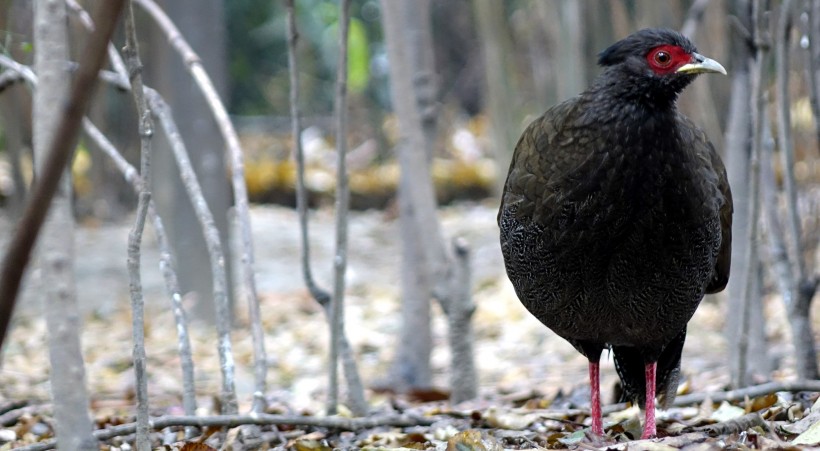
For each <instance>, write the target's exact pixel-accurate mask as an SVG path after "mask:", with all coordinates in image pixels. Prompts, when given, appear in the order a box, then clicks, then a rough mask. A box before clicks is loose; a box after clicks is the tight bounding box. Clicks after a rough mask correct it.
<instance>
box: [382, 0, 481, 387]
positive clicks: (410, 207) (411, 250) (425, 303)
mask: <svg viewBox="0 0 820 451" xmlns="http://www.w3.org/2000/svg"><path fill="white" fill-rule="evenodd" d="M381 5H382V18H383V20H384V30H385V40H386V42H387V52H388V56H389V58H390V88H391V94H392V98H393V102H394V108H395V111H396V113H397V115H398V118H399V124H400V130H401V136H400V139H401V141H400V143H399V146H398V160H399V165H400V167H401V177H400V181H399V208H400V212H399V214H400V217H399V222H400V228H401V239H402V266H401V272H402V273H401V290H402V330H401V333H400V337H399V343H398V349H397V352H396V357H395V361H394V363H393V367H392V369H391V379H392V382H394V384H396V385H397V386H398V388H399V389H400V390H401V389H407V388H414V387H415V388H424V387H429V386H430V385H431V382H432V381H431V370H430V352H431V347H432V339H431V332H430V300H431V299H432V298H436V299H437V300H438V301H439V303H440V304H441V305H442V308H443V310H444V311H445V313H447V314H448V316H450V324H451V330H452V329H455V330H464V331H469V328H468V327H464V325H463V324H461V323H460V321H469V320H470V318H471V317H472V309H471V307H470V306H469V296H468V295H466V296H465V295H464V294H463V292H464V291H465V290H466V291H467V292H468V293H469V290H470V287H469V283H468V282H465V283H464V284H463V285H459V284H458V282H457V281H458V280H468V279H469V275H468V274H467V273H459V271H457V270H455V269H454V268H453V264H452V261H453V258H452V257H451V256H450V255H449V253H448V249H447V248H446V247H445V244H444V240H443V238H442V233H441V228H440V226H439V222H438V218H437V216H436V206H437V205H436V197H435V192H434V191H433V180H432V175H431V172H430V163H431V157H432V154H433V143H434V141H435V133H436V119H437V114H438V111H437V108H438V106H437V104H436V94H437V92H436V91H437V88H436V84H435V80H434V74H435V69H434V67H433V52H432V49H433V45H432V42H433V41H432V27H431V18H430V0H420V1H414V0H401V1H399V0H382V3H381ZM465 252H466V251H465ZM463 258H464V261H466V258H467V257H466V255H465V256H464V257H463ZM465 268H466V266H465ZM465 271H466V269H465ZM461 274H463V275H464V276H463V277H461V278H459V276H460V275H461ZM465 285H466V286H465ZM459 301H464V302H463V303H459ZM465 305H467V306H468V307H467V308H462V307H463V306H465ZM468 337H469V335H464V334H458V336H455V334H451V339H452V341H451V343H450V345H451V349H453V350H454V352H460V351H464V352H467V354H469V355H461V356H459V357H460V358H462V359H470V364H469V365H462V364H461V363H458V362H457V363H458V364H459V369H458V370H456V369H453V371H454V373H458V374H462V377H461V378H462V380H460V381H456V382H455V384H469V388H466V390H467V391H464V390H465V387H460V390H461V391H460V392H459V396H462V394H464V393H469V396H473V395H474V393H475V376H474V374H469V375H467V374H465V373H459V371H463V370H467V371H473V369H474V365H472V358H473V357H472V353H471V349H470V348H469V345H468V344H465V343H463V342H461V341H459V340H466V339H467V338H468ZM464 396H468V395H464Z"/></svg>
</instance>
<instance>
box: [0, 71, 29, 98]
mask: <svg viewBox="0 0 820 451" xmlns="http://www.w3.org/2000/svg"><path fill="white" fill-rule="evenodd" d="M23 80H25V77H23V76H22V75H21V74H19V73H18V72H14V71H10V70H8V71H5V72H3V73H2V74H0V93H2V92H4V91H5V90H6V89H8V88H10V87H12V86H14V85H15V84H17V83H19V82H21V81H23Z"/></svg>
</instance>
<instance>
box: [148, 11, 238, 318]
mask: <svg viewBox="0 0 820 451" xmlns="http://www.w3.org/2000/svg"><path fill="white" fill-rule="evenodd" d="M159 3H160V4H161V5H162V6H163V7H164V9H165V11H166V12H167V14H168V15H169V16H170V17H171V19H172V20H173V21H174V22H175V23H176V25H177V27H178V28H179V30H180V32H181V33H182V34H183V35H184V36H185V39H186V40H187V41H188V43H189V44H190V45H191V47H193V49H194V51H196V52H197V54H198V55H199V56H200V57H201V58H202V63H203V65H204V66H205V69H206V70H207V71H208V74H209V75H210V76H211V79H212V80H213V82H214V84H215V85H216V87H217V90H219V93H220V96H221V97H222V98H223V99H225V93H226V92H227V90H226V89H225V88H226V81H227V80H226V77H227V74H226V70H227V69H226V55H225V50H226V49H225V21H224V4H223V3H224V2H223V1H222V0H198V1H195V2H190V1H174V0H166V1H162V2H159ZM150 27H151V28H154V27H155V25H154V24H151V25H150ZM143 36H149V37H150V39H151V42H149V44H148V45H147V46H145V47H144V48H145V50H146V52H145V58H144V63H145V67H146V83H147V84H148V85H150V86H154V87H156V88H157V90H158V91H159V92H160V93H162V95H163V97H164V98H165V99H166V101H167V102H168V104H169V105H171V108H172V109H173V113H174V118H175V119H176V123H177V126H178V127H179V131H180V134H181V135H182V138H183V140H184V141H185V144H186V147H187V148H188V149H189V150H190V152H191V163H192V164H193V165H194V170H195V171H196V174H197V178H198V179H199V182H200V185H201V186H202V192H203V194H204V195H205V199H206V201H207V203H208V207H209V208H210V209H211V212H212V213H213V216H214V220H215V221H216V226H217V228H218V229H219V233H220V240H221V242H222V243H225V244H227V243H230V242H231V241H230V240H229V238H228V224H229V221H228V214H227V212H228V208H229V206H230V204H231V195H230V187H229V185H228V176H227V172H226V166H225V151H224V144H223V142H222V138H221V137H220V135H219V130H218V128H217V127H216V123H215V122H214V119H213V118H212V117H211V115H210V114H204V112H206V111H209V110H208V107H207V104H206V103H205V100H204V98H203V96H202V93H201V92H199V90H198V89H197V87H196V85H195V83H193V81H192V80H191V77H190V75H189V74H188V71H187V70H186V69H185V67H184V66H183V64H182V61H181V59H180V57H179V55H178V54H177V53H176V52H175V51H174V49H172V48H171V46H170V45H168V43H167V40H166V38H165V35H164V34H163V33H160V32H158V30H157V29H156V28H154V29H153V30H151V29H150V28H149V29H148V30H147V31H146V32H145V33H144V34H143ZM154 149H155V150H154V153H155V157H154V170H155V171H156V172H155V175H154V189H153V194H154V200H155V202H156V205H157V209H158V211H159V213H160V216H162V217H163V218H165V219H166V222H165V223H166V224H167V228H168V234H169V238H170V241H171V245H172V246H173V248H174V255H175V256H176V258H177V262H178V268H179V282H180V288H181V289H182V292H183V293H189V292H194V293H195V294H196V299H197V302H196V305H195V307H194V308H193V311H192V314H193V316H194V317H195V318H199V319H205V320H208V321H213V319H214V315H215V310H214V300H213V296H212V294H211V293H212V292H213V291H212V280H211V271H210V269H209V263H208V262H209V260H208V252H207V248H206V246H205V240H204V238H203V236H202V230H201V227H200V226H199V223H198V222H197V219H196V215H195V214H194V210H193V207H192V206H191V202H190V200H189V199H188V196H187V195H186V194H185V189H184V187H183V185H182V181H181V179H180V175H179V170H178V169H177V166H176V163H175V162H174V159H173V157H172V156H171V152H170V150H169V147H168V144H167V142H166V141H165V139H164V138H162V137H161V136H160V137H158V139H157V140H156V141H155V145H154ZM224 251H225V264H226V266H227V267H228V281H229V283H228V287H233V284H232V283H230V280H231V277H230V275H231V271H230V263H231V261H232V259H231V258H230V253H229V251H230V247H229V246H227V245H226V246H224ZM228 293H229V296H231V299H233V297H232V294H233V290H232V289H229V290H228Z"/></svg>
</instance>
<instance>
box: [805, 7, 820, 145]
mask: <svg viewBox="0 0 820 451" xmlns="http://www.w3.org/2000/svg"><path fill="white" fill-rule="evenodd" d="M803 5H804V7H803V12H804V15H805V21H804V24H803V26H804V30H803V39H805V40H806V41H807V43H808V45H806V46H804V48H805V50H806V83H807V84H808V87H809V101H810V103H811V111H812V115H813V116H814V132H815V139H816V145H818V146H820V99H818V97H820V92H818V91H820V88H818V83H819V82H818V78H820V2H817V1H815V0H804V3H803ZM801 44H802V42H801Z"/></svg>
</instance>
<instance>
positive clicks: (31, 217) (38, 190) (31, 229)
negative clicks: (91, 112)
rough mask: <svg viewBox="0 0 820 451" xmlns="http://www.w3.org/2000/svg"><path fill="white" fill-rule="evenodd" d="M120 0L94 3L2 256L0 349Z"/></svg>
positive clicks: (117, 15)
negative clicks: (93, 16) (87, 33)
mask: <svg viewBox="0 0 820 451" xmlns="http://www.w3.org/2000/svg"><path fill="white" fill-rule="evenodd" d="M123 3H124V0H110V1H105V2H102V3H101V4H100V6H99V7H98V14H97V17H99V18H100V19H101V23H103V25H102V26H101V27H99V28H98V29H97V30H96V31H95V32H94V33H92V36H91V37H90V38H89V41H88V44H87V46H86V49H85V51H84V52H83V53H82V57H81V62H80V69H79V70H78V71H77V74H76V76H75V78H74V81H73V83H72V87H71V93H70V96H69V98H68V100H67V102H66V103H65V105H64V106H63V114H62V115H61V119H60V123H59V126H58V128H57V131H56V132H55V133H54V135H53V136H54V138H53V141H52V142H51V143H50V144H49V146H48V147H49V152H48V158H47V159H46V161H45V162H44V164H43V166H42V170H41V173H40V176H39V177H38V178H37V180H36V182H35V185H34V189H33V190H32V193H31V198H30V200H29V202H28V204H27V205H26V209H25V211H24V212H23V216H22V218H21V219H20V221H19V222H18V225H17V228H16V230H15V231H14V234H13V236H12V238H11V240H10V241H9V246H8V249H7V250H6V253H5V256H4V257H3V261H2V274H0V348H2V344H3V341H4V339H5V336H6V330H7V329H8V324H9V320H10V319H11V315H12V313H13V311H14V304H15V302H16V300H17V294H18V292H19V289H20V281H21V280H22V277H23V273H24V272H25V269H26V267H27V266H28V262H29V259H30V257H31V251H32V249H33V248H34V243H35V241H36V239H37V235H38V234H39V233H40V228H41V227H42V225H43V221H44V219H45V217H46V213H47V212H48V209H49V206H50V205H51V199H52V198H53V197H54V193H55V192H56V191H57V187H58V186H59V183H60V179H61V176H62V173H63V171H64V170H65V167H66V164H67V163H68V161H69V159H70V157H71V155H72V154H73V150H74V145H75V143H76V140H77V134H78V132H79V125H80V121H81V120H82V117H83V114H84V112H85V110H86V107H87V106H88V102H89V101H90V99H91V97H92V95H91V94H92V91H93V88H94V86H95V84H96V81H97V72H99V70H100V68H101V67H102V65H103V62H104V61H105V49H106V46H107V44H108V41H109V40H110V39H111V35H112V34H113V32H114V28H115V26H116V24H117V22H118V21H117V18H118V17H119V14H120V11H121V9H122V6H123Z"/></svg>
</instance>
